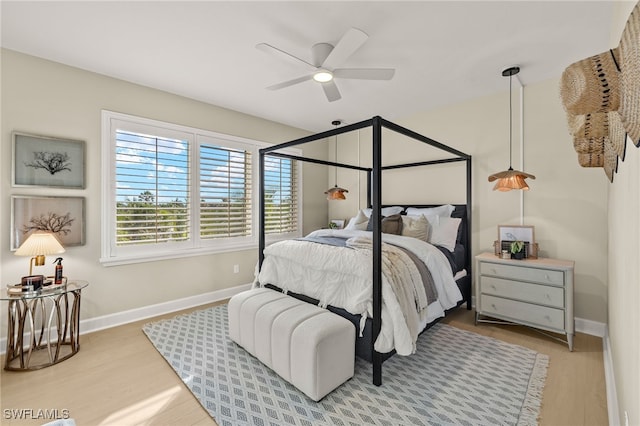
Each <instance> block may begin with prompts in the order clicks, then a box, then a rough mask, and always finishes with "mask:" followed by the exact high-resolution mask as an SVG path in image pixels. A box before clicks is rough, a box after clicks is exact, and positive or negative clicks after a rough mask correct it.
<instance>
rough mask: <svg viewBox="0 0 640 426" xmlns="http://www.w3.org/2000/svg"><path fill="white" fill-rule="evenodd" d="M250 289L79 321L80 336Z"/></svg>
mask: <svg viewBox="0 0 640 426" xmlns="http://www.w3.org/2000/svg"><path fill="white" fill-rule="evenodd" d="M250 288H251V284H243V285H239V286H236V287H231V288H225V289H223V290H216V291H212V292H209V293H203V294H198V295H196V296H189V297H185V298H182V299H177V300H171V301H168V302H163V303H158V304H156V305H150V306H144V307H142V308H136V309H131V310H128V311H123V312H117V313H115V314H109V315H103V316H101V317H96V318H89V319H86V320H80V335H83V334H87V333H92V332H94V331H99V330H104V329H106V328H111V327H116V326H119V325H123V324H128V323H130V322H134V321H140V320H143V319H146V318H151V317H155V316H158V315H164V314H168V313H171V312H176V311H180V310H182V309H188V308H193V307H194V306H200V305H206V304H207V303H213V302H218V301H220V300H225V299H228V298H230V297H231V296H233V295H234V294H237V293H240V292H242V291H245V290H248V289H250ZM0 348H1V349H0V350H1V351H2V352H0V354H4V353H5V352H6V349H7V338H6V337H3V338H2V339H0Z"/></svg>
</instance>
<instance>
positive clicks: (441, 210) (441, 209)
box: [407, 204, 456, 217]
mask: <svg viewBox="0 0 640 426" xmlns="http://www.w3.org/2000/svg"><path fill="white" fill-rule="evenodd" d="M455 209H456V208H455V206H452V205H451V204H443V205H442V206H438V207H424V208H417V207H409V208H407V215H409V216H419V215H421V214H423V215H425V216H429V215H436V216H440V217H451V213H453V211H454V210H455Z"/></svg>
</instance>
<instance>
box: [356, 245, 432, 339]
mask: <svg viewBox="0 0 640 426" xmlns="http://www.w3.org/2000/svg"><path fill="white" fill-rule="evenodd" d="M347 247H351V248H353V249H355V250H362V251H366V252H368V254H370V252H371V251H372V250H373V242H372V240H371V239H369V238H365V237H353V238H350V239H348V240H347ZM425 269H426V267H425ZM382 275H383V277H384V278H385V280H386V282H388V283H389V285H390V286H391V289H392V290H393V292H394V294H395V296H396V299H397V300H398V304H399V305H400V308H401V310H402V314H403V316H404V319H405V321H406V324H407V328H408V330H409V333H410V335H411V339H412V341H413V350H414V351H415V342H416V340H417V338H418V334H419V331H420V330H419V329H420V312H421V311H422V310H424V309H426V308H427V306H428V304H429V299H428V298H427V292H426V291H425V286H428V283H424V282H423V275H422V274H421V272H420V270H419V269H418V267H417V266H416V264H415V262H414V259H412V257H411V256H409V255H408V254H407V253H406V252H405V251H404V250H403V249H401V248H399V247H396V246H394V245H391V244H387V243H382ZM427 275H428V277H429V279H430V282H431V287H432V290H431V291H430V292H431V293H432V294H435V285H434V284H433V279H432V278H431V274H430V273H428V270H427ZM432 300H435V298H434V299H432Z"/></svg>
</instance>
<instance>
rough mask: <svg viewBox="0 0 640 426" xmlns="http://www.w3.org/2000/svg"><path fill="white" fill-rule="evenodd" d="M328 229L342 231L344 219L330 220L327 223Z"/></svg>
mask: <svg viewBox="0 0 640 426" xmlns="http://www.w3.org/2000/svg"><path fill="white" fill-rule="evenodd" d="M329 228H331V229H344V219H331V220H330V221H329Z"/></svg>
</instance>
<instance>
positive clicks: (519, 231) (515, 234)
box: [498, 225, 536, 244]
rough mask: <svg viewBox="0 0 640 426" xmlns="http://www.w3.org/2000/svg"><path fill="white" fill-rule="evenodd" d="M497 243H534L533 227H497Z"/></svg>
mask: <svg viewBox="0 0 640 426" xmlns="http://www.w3.org/2000/svg"><path fill="white" fill-rule="evenodd" d="M498 240H499V241H501V242H502V241H509V242H511V241H523V242H525V243H529V244H533V243H535V242H536V241H535V233H534V227H533V226H522V225H498Z"/></svg>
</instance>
